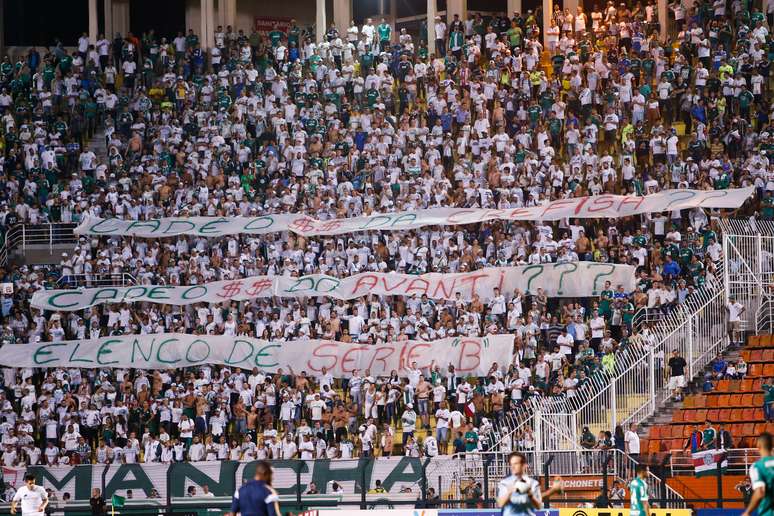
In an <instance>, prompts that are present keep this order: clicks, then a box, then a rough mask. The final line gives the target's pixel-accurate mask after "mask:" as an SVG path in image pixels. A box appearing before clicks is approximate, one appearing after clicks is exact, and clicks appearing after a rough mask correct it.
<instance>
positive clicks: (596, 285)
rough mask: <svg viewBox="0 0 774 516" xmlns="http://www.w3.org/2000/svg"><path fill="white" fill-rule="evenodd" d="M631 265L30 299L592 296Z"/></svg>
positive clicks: (96, 291)
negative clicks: (541, 294) (498, 293)
mask: <svg viewBox="0 0 774 516" xmlns="http://www.w3.org/2000/svg"><path fill="white" fill-rule="evenodd" d="M635 270H636V269H635V268H634V267H632V266H631V265H621V264H612V263H596V262H563V263H542V264H535V265H524V266H519V267H489V268H484V269H480V270H477V271H473V272H463V273H450V274H443V273H435V272H434V273H429V274H421V275H415V274H400V273H395V272H392V273H383V272H365V273H361V274H355V275H354V276H348V277H346V278H335V277H333V276H326V275H324V274H312V275H309V276H298V277H294V276H252V277H249V278H242V279H236V280H225V281H214V282H210V283H204V284H202V285H190V286H174V285H134V286H131V287H100V288H84V289H60V290H39V291H37V292H35V293H34V294H33V295H32V301H31V304H32V306H33V307H35V308H40V309H42V310H64V311H72V310H81V309H83V308H86V307H89V306H94V305H99V304H104V303H127V302H143V301H147V302H151V303H161V304H168V305H190V304H193V303H203V302H204V303H222V302H224V301H245V300H250V299H257V298H267V297H317V296H324V297H330V298H333V299H344V300H346V299H354V298H358V297H361V296H366V295H368V294H377V295H386V296H412V295H416V296H418V297H421V296H422V295H427V297H428V298H430V299H438V300H455V299H456V298H457V294H458V293H459V295H460V299H462V300H463V301H470V300H471V299H472V298H473V296H474V295H478V297H479V298H480V299H482V300H484V301H487V300H489V299H491V298H492V297H493V296H494V289H495V288H497V289H499V290H500V292H501V293H512V292H514V291H515V290H516V289H519V290H520V291H522V292H527V293H532V294H534V293H537V292H538V289H543V292H545V294H546V295H547V296H550V297H585V296H597V295H599V294H600V292H601V291H602V290H604V286H605V282H607V281H609V282H610V284H611V285H612V287H613V288H616V287H617V286H618V285H621V286H623V287H624V290H626V291H627V292H631V291H632V290H634V285H635V277H634V273H635Z"/></svg>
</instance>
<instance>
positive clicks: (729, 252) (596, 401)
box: [491, 221, 774, 450]
mask: <svg viewBox="0 0 774 516" xmlns="http://www.w3.org/2000/svg"><path fill="white" fill-rule="evenodd" d="M721 228H722V229H723V233H722V236H723V239H722V241H723V250H724V252H723V257H722V259H721V260H720V261H719V262H718V263H717V269H716V271H715V273H714V274H713V275H711V276H710V277H709V278H708V280H707V282H706V284H705V285H704V287H703V288H702V289H700V290H698V291H696V292H694V294H693V295H692V296H690V297H688V298H687V299H686V300H685V302H684V303H682V304H679V305H677V306H676V307H675V308H674V309H672V310H671V311H669V312H668V313H667V314H665V317H663V319H661V320H660V321H659V322H657V323H656V324H653V325H652V326H650V327H646V328H645V329H643V331H641V332H640V333H638V334H637V335H634V336H632V338H631V339H630V343H629V345H628V346H627V347H626V348H625V349H623V350H621V351H619V352H618V353H617V354H616V355H615V360H614V365H613V367H612V368H610V369H609V370H601V371H598V372H597V373H596V374H595V375H594V376H593V377H591V378H590V379H589V381H588V382H587V383H586V384H585V385H584V386H583V387H581V388H579V389H577V391H576V395H575V396H573V397H566V396H560V397H534V398H531V399H529V400H527V401H526V402H524V403H523V404H521V406H519V407H517V408H516V409H515V411H514V414H512V415H511V416H510V417H508V418H505V420H504V421H503V422H502V423H501V424H500V425H498V426H497V427H496V428H495V429H494V430H493V433H492V436H491V437H492V442H493V443H495V448H499V447H500V443H502V442H503V441H504V440H505V441H507V440H509V439H510V440H511V441H512V440H513V439H514V438H516V437H517V436H518V434H519V433H520V432H522V431H523V430H524V429H525V428H527V427H529V428H530V429H531V430H532V431H533V433H534V436H535V445H536V449H544V450H547V449H578V448H579V446H580V436H581V434H582V430H583V428H584V427H588V428H589V430H591V431H592V432H594V433H595V434H596V433H597V432H598V431H600V430H609V431H612V430H614V429H615V427H616V425H622V426H624V427H625V425H627V424H628V423H641V422H643V421H645V420H647V418H649V417H650V416H652V415H653V414H654V413H655V412H656V410H657V408H658V407H659V406H660V405H661V404H662V403H664V402H665V401H667V400H668V399H669V398H670V396H671V393H670V392H669V390H668V389H667V385H668V377H667V374H668V372H667V369H666V367H665V365H666V361H667V360H668V357H669V354H670V353H671V352H672V351H673V350H678V351H680V353H681V355H682V356H683V357H684V358H685V360H686V362H687V364H688V368H687V375H686V376H687V377H688V378H689V379H692V378H694V377H695V376H696V375H697V374H699V373H700V372H701V371H702V370H703V369H704V368H705V367H706V366H708V365H709V364H710V363H711V361H712V360H713V359H714V357H715V356H716V355H717V354H718V353H719V352H721V351H723V350H724V349H725V348H726V347H727V345H728V337H727V329H728V321H727V310H726V301H727V299H728V298H729V297H730V296H734V297H735V298H736V299H737V300H738V301H739V302H740V303H742V304H743V305H744V306H745V307H746V308H747V310H746V312H745V315H744V316H743V324H742V330H743V331H745V330H749V329H753V328H754V327H755V326H756V325H758V324H761V322H762V321H763V320H764V319H763V316H758V313H759V310H758V308H759V306H766V307H767V308H768V310H770V312H771V313H774V307H771V306H770V305H769V304H766V303H768V302H770V301H769V300H768V296H767V295H765V292H766V291H767V290H768V286H769V285H772V284H774V224H768V223H767V224H761V223H760V222H759V223H758V224H757V225H755V224H752V223H749V221H725V222H723V223H721ZM762 303H763V305H762ZM768 313H769V312H767V314H768ZM767 317H768V319H766V321H767V322H768V324H769V325H770V326H771V325H772V324H774V323H773V320H774V319H773V318H772V317H771V316H768V315H767Z"/></svg>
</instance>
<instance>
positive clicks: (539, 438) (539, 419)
mask: <svg viewBox="0 0 774 516" xmlns="http://www.w3.org/2000/svg"><path fill="white" fill-rule="evenodd" d="M534 421H535V469H536V470H537V465H538V464H542V463H543V462H542V461H541V460H540V451H541V450H542V449H543V412H542V411H540V410H538V411H537V412H535V419H534Z"/></svg>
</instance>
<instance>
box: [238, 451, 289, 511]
mask: <svg viewBox="0 0 774 516" xmlns="http://www.w3.org/2000/svg"><path fill="white" fill-rule="evenodd" d="M271 476H272V471H271V465H270V464H269V463H268V462H266V461H260V462H258V463H257V464H256V466H255V479H254V480H250V481H249V482H247V483H246V484H245V485H243V486H242V487H240V488H239V489H238V490H237V492H236V493H234V498H233V500H232V501H231V512H232V514H234V515H236V514H237V513H239V514H241V515H242V516H281V514H282V513H281V512H280V508H279V495H278V494H277V491H275V490H274V489H273V488H272V487H271Z"/></svg>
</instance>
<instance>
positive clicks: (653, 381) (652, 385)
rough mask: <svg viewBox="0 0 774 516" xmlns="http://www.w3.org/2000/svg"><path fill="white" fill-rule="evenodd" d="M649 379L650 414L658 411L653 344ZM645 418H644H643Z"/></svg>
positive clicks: (649, 351)
mask: <svg viewBox="0 0 774 516" xmlns="http://www.w3.org/2000/svg"><path fill="white" fill-rule="evenodd" d="M648 370H649V371H650V374H649V375H648V376H649V378H648V380H649V381H650V389H649V391H650V403H649V404H650V410H649V411H648V416H650V415H652V414H655V413H656V353H655V348H654V347H653V346H650V345H648ZM643 419H644V418H643Z"/></svg>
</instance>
